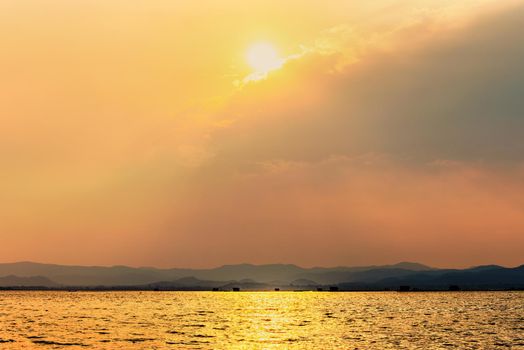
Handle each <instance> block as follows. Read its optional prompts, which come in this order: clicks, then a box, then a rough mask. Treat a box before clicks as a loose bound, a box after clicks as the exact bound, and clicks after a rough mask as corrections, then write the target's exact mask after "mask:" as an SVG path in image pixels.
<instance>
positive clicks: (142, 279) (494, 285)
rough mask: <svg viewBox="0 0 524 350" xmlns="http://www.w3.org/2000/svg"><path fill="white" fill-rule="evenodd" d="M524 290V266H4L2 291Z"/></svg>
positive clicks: (0, 277)
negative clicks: (86, 289)
mask: <svg viewBox="0 0 524 350" xmlns="http://www.w3.org/2000/svg"><path fill="white" fill-rule="evenodd" d="M399 285H410V286H413V287H415V288H419V289H447V288H448V287H449V285H458V286H461V287H462V288H464V289H512V288H515V289H521V288H524V265H522V266H519V267H516V268H505V267H501V266H496V265H489V266H481V267H474V268H469V269H463V270H458V269H436V268H432V267H429V266H425V265H422V264H418V263H408V262H402V263H399V264H395V265H383V266H358V267H334V268H324V267H315V268H301V267H299V266H296V265H289V264H270V265H251V264H239V265H224V266H221V267H218V268H213V269H177V268H173V269H158V268H152V267H140V268H133V267H128V266H111V267H102V266H67V265H53V264H39V263H32V262H18V263H6V264H0V287H31V286H32V287H46V288H67V287H88V288H95V287H109V288H112V287H119V288H124V289H127V288H129V289H166V290H169V289H175V290H176V289H184V290H202V289H204V290H205V289H211V288H220V289H230V288H232V287H235V286H237V287H241V288H242V289H259V290H264V289H272V288H274V287H279V288H284V289H286V288H287V289H313V288H316V287H321V286H338V287H339V288H340V289H343V290H344V289H345V290H368V289H369V290H380V289H385V288H387V289H395V288H398V286H399Z"/></svg>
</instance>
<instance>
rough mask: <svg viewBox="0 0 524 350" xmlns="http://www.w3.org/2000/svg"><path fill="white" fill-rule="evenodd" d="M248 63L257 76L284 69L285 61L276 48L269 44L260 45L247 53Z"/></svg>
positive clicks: (256, 45)
mask: <svg viewBox="0 0 524 350" xmlns="http://www.w3.org/2000/svg"><path fill="white" fill-rule="evenodd" d="M246 58H247V63H248V64H249V66H251V68H252V69H253V71H254V72H255V73H257V74H264V75H265V74H267V73H268V72H270V71H272V70H275V69H278V68H280V67H282V65H283V64H284V60H283V59H282V58H280V57H279V56H278V53H277V51H276V50H275V48H274V47H273V46H272V45H271V44H268V43H258V44H255V45H253V46H251V47H250V48H249V49H248V51H247V56H246Z"/></svg>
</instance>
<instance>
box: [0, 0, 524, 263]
mask: <svg viewBox="0 0 524 350" xmlns="http://www.w3.org/2000/svg"><path fill="white" fill-rule="evenodd" d="M523 32H524V1H522V0H518V1H517V0H506V1H500V0H462V1H456V0H453V1H451V0H376V1H347V0H330V1H329V4H328V3H326V2H325V1H319V0H289V1H285V2H282V1H276V0H252V1H239V0H221V1H219V0H202V1H198V2H193V1H172V0H156V1H150V0H131V1H129V0H104V1H102V0H100V1H93V0H78V1H69V0H49V1H46V2H45V3H44V2H42V1H38V0H3V1H1V2H0V47H1V51H0V77H1V79H0V125H1V127H0V199H1V200H0V257H1V258H0V259H1V261H2V262H13V261H27V260H29V261H38V262H49V263H60V264H83V265H114V264H125V265H131V266H158V267H197V268H201V267H214V266H220V265H223V264H234V263H245V262H247V263H255V264H264V263H294V264H298V265H301V266H339V265H346V266H349V265H369V264H388V263H396V262H399V261H417V262H421V263H425V264H428V265H432V266H437V267H467V266H474V265H482V264H492V263H495V264H501V265H505V266H516V265H520V264H523V263H524V259H523V255H522V251H524V137H523V135H524V96H523V94H524V41H523V40H522V33H523ZM261 47H262V49H260V48H261ZM253 57H254V58H253ZM253 60H255V61H256V62H253Z"/></svg>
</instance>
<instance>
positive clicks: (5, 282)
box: [0, 275, 60, 288]
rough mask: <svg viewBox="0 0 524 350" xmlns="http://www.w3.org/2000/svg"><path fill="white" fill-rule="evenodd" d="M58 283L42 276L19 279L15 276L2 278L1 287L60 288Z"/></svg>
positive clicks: (0, 280)
mask: <svg viewBox="0 0 524 350" xmlns="http://www.w3.org/2000/svg"><path fill="white" fill-rule="evenodd" d="M59 286H60V285H59V284H58V283H55V282H53V281H51V280H50V279H49V278H46V277H42V276H32V277H19V276H14V275H9V276H4V277H0V287H46V288H55V287H59Z"/></svg>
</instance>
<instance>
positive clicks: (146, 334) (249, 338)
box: [0, 291, 524, 349]
mask: <svg viewBox="0 0 524 350" xmlns="http://www.w3.org/2000/svg"><path fill="white" fill-rule="evenodd" d="M53 348H61V349H76V348H78V349H80V348H83V349H85V348H91V349H453V348H458V349H497V348H500V349H524V292H444V293H397V292H382V293H381V292H369V293H368V292H347V293H346V292H334V293H330V292H34V291H31V292H0V349H53Z"/></svg>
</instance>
